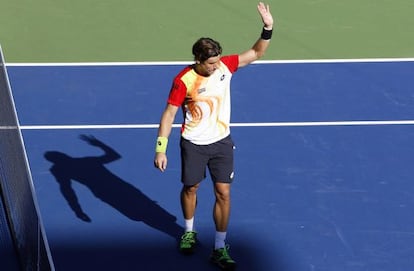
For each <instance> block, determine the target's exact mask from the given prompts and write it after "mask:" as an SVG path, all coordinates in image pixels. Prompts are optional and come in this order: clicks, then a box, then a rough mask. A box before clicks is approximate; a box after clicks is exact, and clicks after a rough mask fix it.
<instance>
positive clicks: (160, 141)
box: [155, 136, 168, 153]
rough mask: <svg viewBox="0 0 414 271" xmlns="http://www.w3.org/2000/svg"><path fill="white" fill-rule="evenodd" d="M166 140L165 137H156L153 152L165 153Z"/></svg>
mask: <svg viewBox="0 0 414 271" xmlns="http://www.w3.org/2000/svg"><path fill="white" fill-rule="evenodd" d="M167 145H168V138H166V137H165V136H159V137H157V145H156V146H155V152H162V153H166V152H167Z"/></svg>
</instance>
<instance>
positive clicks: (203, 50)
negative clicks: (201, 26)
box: [193, 38, 222, 62]
mask: <svg viewBox="0 0 414 271" xmlns="http://www.w3.org/2000/svg"><path fill="white" fill-rule="evenodd" d="M221 52H222V49H221V46H220V43H218V42H217V41H215V40H213V39H211V38H200V39H198V40H197V41H196V42H195V43H194V45H193V55H194V59H195V60H198V61H200V62H204V61H206V60H207V59H209V58H210V57H214V56H218V55H221Z"/></svg>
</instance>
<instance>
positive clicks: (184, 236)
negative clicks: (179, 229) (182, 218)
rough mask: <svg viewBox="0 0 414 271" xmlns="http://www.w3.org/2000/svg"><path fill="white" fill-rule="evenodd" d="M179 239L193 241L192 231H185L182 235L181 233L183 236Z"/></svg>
mask: <svg viewBox="0 0 414 271" xmlns="http://www.w3.org/2000/svg"><path fill="white" fill-rule="evenodd" d="M181 239H182V240H183V241H186V242H191V243H192V242H194V233H192V232H186V233H185V234H184V235H183V237H181Z"/></svg>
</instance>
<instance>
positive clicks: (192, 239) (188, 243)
mask: <svg viewBox="0 0 414 271" xmlns="http://www.w3.org/2000/svg"><path fill="white" fill-rule="evenodd" d="M196 245H197V233H196V232H195V231H188V232H186V233H184V234H183V236H181V241H180V251H181V252H182V253H184V254H192V253H193V252H194V248H195V246H196Z"/></svg>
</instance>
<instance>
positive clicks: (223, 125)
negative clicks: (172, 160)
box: [168, 55, 239, 145]
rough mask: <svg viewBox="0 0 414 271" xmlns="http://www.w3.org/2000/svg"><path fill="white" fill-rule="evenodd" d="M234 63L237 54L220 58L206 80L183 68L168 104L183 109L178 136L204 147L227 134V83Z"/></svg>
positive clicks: (228, 120)
mask: <svg viewBox="0 0 414 271" xmlns="http://www.w3.org/2000/svg"><path fill="white" fill-rule="evenodd" d="M238 64H239V60H238V55H230V56H223V57H221V59H220V65H219V67H218V68H217V69H216V70H215V71H214V73H213V74H212V75H210V76H209V77H204V76H201V75H199V74H197V73H196V72H195V70H194V69H193V68H192V66H187V67H186V68H184V69H183V70H182V71H181V72H180V73H179V74H178V75H177V76H176V77H175V78H174V81H173V86H172V88H171V91H170V95H169V97H168V103H169V104H172V105H175V106H181V107H182V109H183V113H184V122H183V125H182V129H181V133H182V137H184V138H185V139H187V140H189V141H191V142H192V143H194V144H197V145H207V144H211V143H214V142H217V141H219V140H221V139H223V138H225V137H226V136H228V135H229V134H230V127H229V126H230V112H231V105H230V81H231V77H232V75H233V73H234V72H235V71H236V70H237V67H238Z"/></svg>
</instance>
